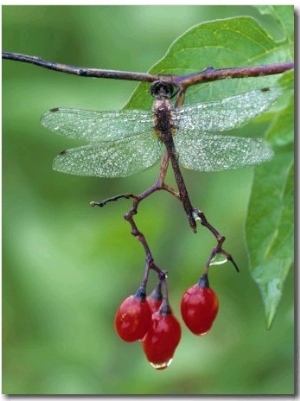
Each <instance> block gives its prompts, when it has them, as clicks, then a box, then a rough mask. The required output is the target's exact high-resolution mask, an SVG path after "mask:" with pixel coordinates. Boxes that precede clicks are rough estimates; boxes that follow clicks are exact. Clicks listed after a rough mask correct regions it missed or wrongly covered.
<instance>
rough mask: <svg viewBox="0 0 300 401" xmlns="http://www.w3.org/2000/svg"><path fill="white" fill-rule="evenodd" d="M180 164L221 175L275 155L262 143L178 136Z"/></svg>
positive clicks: (229, 138)
mask: <svg viewBox="0 0 300 401" xmlns="http://www.w3.org/2000/svg"><path fill="white" fill-rule="evenodd" d="M174 143H175V147H176V149H177V151H178V154H179V164H180V165H182V166H183V167H185V168H189V169H192V170H198V171H221V170H227V169H235V168H239V167H244V166H252V165H255V164H259V163H262V162H265V161H268V160H270V159H271V158H272V157H273V151H272V149H271V148H270V147H269V146H268V144H267V142H265V141H264V140H263V139H252V138H241V137H234V136H220V135H209V134H205V133H203V134H202V135H201V136H198V137H197V138H195V137H193V136H191V135H188V134H187V135H176V136H175V137H174Z"/></svg>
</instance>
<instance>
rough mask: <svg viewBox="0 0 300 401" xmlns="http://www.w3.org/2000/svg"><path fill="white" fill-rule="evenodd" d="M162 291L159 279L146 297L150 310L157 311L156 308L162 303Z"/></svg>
mask: <svg viewBox="0 0 300 401" xmlns="http://www.w3.org/2000/svg"><path fill="white" fill-rule="evenodd" d="M162 299H163V296H162V293H161V282H160V281H159V282H158V283H157V285H156V287H155V288H154V290H153V291H152V292H151V294H150V295H149V296H148V297H147V301H148V304H149V307H150V310H151V312H152V313H155V312H157V311H158V309H159V308H160V306H161V303H162Z"/></svg>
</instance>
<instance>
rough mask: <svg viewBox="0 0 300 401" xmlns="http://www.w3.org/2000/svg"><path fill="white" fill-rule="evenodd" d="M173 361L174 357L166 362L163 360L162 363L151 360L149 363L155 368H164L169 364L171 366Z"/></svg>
mask: <svg viewBox="0 0 300 401" xmlns="http://www.w3.org/2000/svg"><path fill="white" fill-rule="evenodd" d="M172 361H173V358H171V359H169V360H168V361H166V362H162V363H152V362H149V363H150V365H151V366H152V367H153V368H154V369H156V370H163V369H166V368H167V367H168V366H170V365H171V363H172Z"/></svg>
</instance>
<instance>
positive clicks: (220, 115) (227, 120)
mask: <svg viewBox="0 0 300 401" xmlns="http://www.w3.org/2000/svg"><path fill="white" fill-rule="evenodd" d="M280 94H281V90H280V89H268V88H266V89H261V90H253V91H251V92H246V93H243V94H241V95H237V96H232V97H228V98H225V99H222V100H220V101H217V102H208V103H198V104H194V105H191V106H183V107H181V108H180V109H178V111H176V112H175V115H176V118H177V119H178V120H179V123H178V126H179V128H183V129H187V130H196V131H198V132H199V133H200V131H204V132H214V131H224V130H228V129H233V128H235V127H238V126H240V125H242V124H245V123H246V122H248V121H250V120H251V119H253V118H254V117H257V116H258V115H260V114H261V113H263V111H265V110H267V109H268V108H269V107H270V106H271V105H272V103H274V102H275V100H276V99H277V98H278V97H279V95H280ZM195 135H198V133H195Z"/></svg>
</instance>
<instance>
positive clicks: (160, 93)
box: [150, 81, 174, 100]
mask: <svg viewBox="0 0 300 401" xmlns="http://www.w3.org/2000/svg"><path fill="white" fill-rule="evenodd" d="M173 92H174V87H173V85H172V84H171V83H170V82H167V81H154V82H153V83H152V84H151V87H150V94H151V96H153V97H154V98H155V99H158V100H162V99H170V98H171V97H172V96H173Z"/></svg>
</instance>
